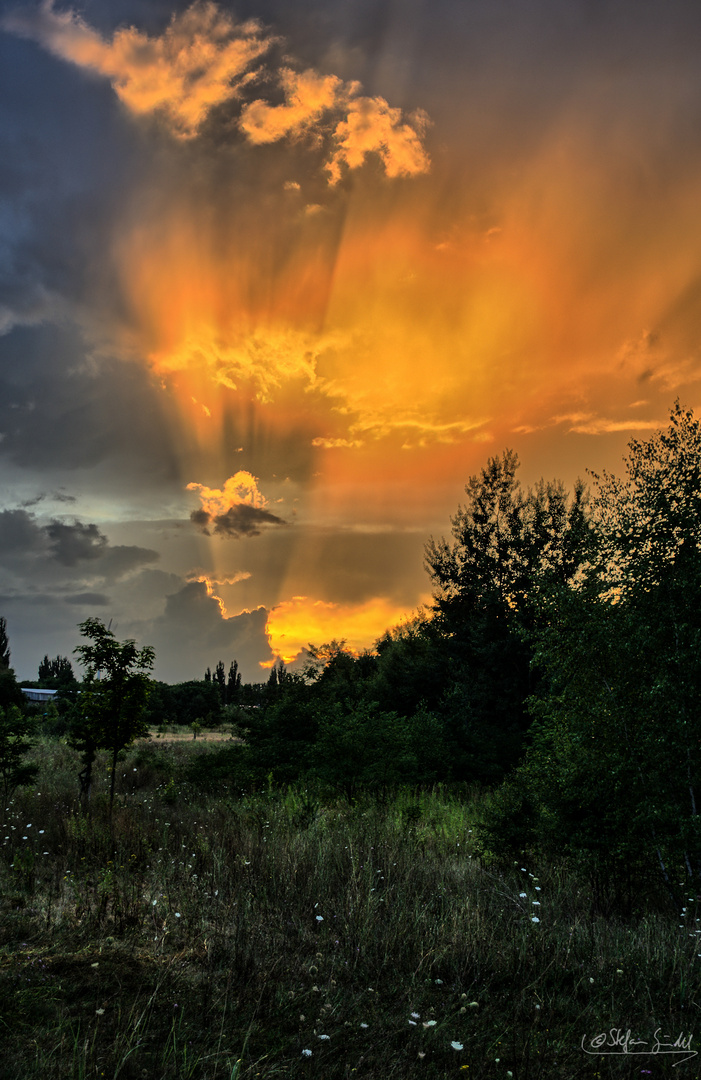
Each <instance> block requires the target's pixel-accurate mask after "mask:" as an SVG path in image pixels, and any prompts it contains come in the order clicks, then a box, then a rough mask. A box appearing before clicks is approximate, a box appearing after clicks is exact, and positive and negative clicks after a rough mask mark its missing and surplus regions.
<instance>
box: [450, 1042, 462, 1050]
mask: <svg viewBox="0 0 701 1080" xmlns="http://www.w3.org/2000/svg"><path fill="white" fill-rule="evenodd" d="M450 1045H451V1046H452V1048H453V1050H462V1043H459V1042H452V1043H451V1044H450Z"/></svg>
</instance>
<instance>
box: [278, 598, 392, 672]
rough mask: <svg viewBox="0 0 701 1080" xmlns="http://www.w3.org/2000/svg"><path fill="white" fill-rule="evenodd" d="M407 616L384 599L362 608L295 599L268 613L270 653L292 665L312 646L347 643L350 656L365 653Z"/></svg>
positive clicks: (372, 601) (368, 601)
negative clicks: (331, 642) (330, 642)
mask: <svg viewBox="0 0 701 1080" xmlns="http://www.w3.org/2000/svg"><path fill="white" fill-rule="evenodd" d="M407 615H408V612H407V611H406V610H405V609H401V608H398V607H396V605H394V604H392V603H391V602H390V601H389V600H386V599H385V598H384V597H376V598H375V599H372V600H367V601H365V602H364V603H361V604H333V603H328V602H326V601H324V600H311V599H309V598H308V597H306V596H293V597H292V599H291V600H284V601H283V602H282V603H281V604H277V605H276V606H275V607H274V608H273V609H272V610H271V611H270V612H269V614H268V620H267V623H266V627H265V632H266V635H267V637H268V642H269V644H270V648H271V650H272V651H273V652H274V653H275V654H276V656H279V657H280V658H281V659H282V660H283V661H284V663H286V664H291V663H292V662H293V661H294V660H296V659H297V658H298V657H299V656H300V654H301V652H302V650H303V649H305V648H306V647H307V646H308V645H309V644H310V643H311V644H314V645H322V644H324V643H325V642H328V641H334V640H336V641H340V640H345V642H346V646H347V648H349V649H350V650H351V652H354V653H359V652H362V651H363V649H368V648H370V647H371V646H372V645H373V643H374V642H375V641H376V640H377V639H378V638H379V637H380V636H381V635H382V634H383V633H384V631H385V630H386V629H387V628H388V627H390V626H394V625H396V624H397V623H399V622H402V621H404V620H405V619H406V618H407Z"/></svg>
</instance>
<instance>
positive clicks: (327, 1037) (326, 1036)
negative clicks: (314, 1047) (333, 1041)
mask: <svg viewBox="0 0 701 1080" xmlns="http://www.w3.org/2000/svg"><path fill="white" fill-rule="evenodd" d="M319 1038H320V1039H330V1038H331V1036H330V1035H320V1036H319Z"/></svg>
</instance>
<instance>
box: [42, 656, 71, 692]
mask: <svg viewBox="0 0 701 1080" xmlns="http://www.w3.org/2000/svg"><path fill="white" fill-rule="evenodd" d="M75 681H76V678H75V675H74V674H73V665H72V664H71V662H70V660H69V659H68V657H67V656H57V657H55V659H53V660H50V659H49V657H48V656H44V659H43V660H42V661H41V663H40V664H39V682H40V683H42V685H43V686H44V687H46V688H48V689H51V690H58V689H60V688H61V687H63V686H69V685H71V684H72V683H74V682H75Z"/></svg>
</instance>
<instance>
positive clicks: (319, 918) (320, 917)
mask: <svg viewBox="0 0 701 1080" xmlns="http://www.w3.org/2000/svg"><path fill="white" fill-rule="evenodd" d="M316 921H317V922H323V921H324V916H323V915H317V916H316Z"/></svg>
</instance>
